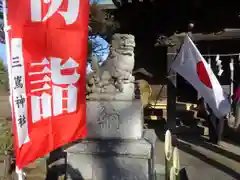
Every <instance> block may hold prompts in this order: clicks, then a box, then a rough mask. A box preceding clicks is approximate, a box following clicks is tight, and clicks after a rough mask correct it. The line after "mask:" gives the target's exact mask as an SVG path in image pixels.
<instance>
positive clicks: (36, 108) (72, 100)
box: [29, 57, 80, 122]
mask: <svg viewBox="0 0 240 180" xmlns="http://www.w3.org/2000/svg"><path fill="white" fill-rule="evenodd" d="M61 62H62V59H60V58H54V57H52V58H50V61H49V60H48V59H46V58H44V59H43V60H42V62H40V63H32V64H31V66H33V67H34V66H45V65H48V64H50V67H51V69H49V68H48V67H44V68H43V71H41V72H29V76H35V77H36V76H37V75H40V76H42V75H45V76H44V77H43V79H41V80H34V81H31V82H30V83H31V84H38V83H40V84H44V85H43V86H42V88H39V89H31V92H32V93H34V92H42V94H41V96H35V95H32V96H31V108H32V121H33V122H37V121H39V120H41V119H45V118H48V117H51V116H58V115H61V114H63V113H64V112H65V111H66V113H72V112H75V111H76V110H77V92H78V90H77V87H76V86H74V83H76V82H77V81H78V80H79V78H80V74H78V73H77V71H76V68H77V67H78V66H79V64H78V63H76V61H74V60H73V59H72V58H69V59H68V60H67V61H66V62H65V63H64V64H63V65H61ZM72 68H75V70H74V73H73V74H71V75H62V73H61V71H62V70H65V69H72ZM46 74H51V77H49V76H48V75H46ZM49 82H52V87H51V86H50V85H49ZM61 85H67V87H66V88H63V87H62V86H61ZM50 89H51V91H52V93H51V94H49V93H47V92H44V91H46V90H50ZM64 91H66V92H67V96H66V97H64ZM64 101H66V102H67V107H66V108H64V104H63V102H64Z"/></svg>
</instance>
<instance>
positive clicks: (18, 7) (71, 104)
mask: <svg viewBox="0 0 240 180" xmlns="http://www.w3.org/2000/svg"><path fill="white" fill-rule="evenodd" d="M88 17H89V1H88V0H8V25H9V26H10V27H11V30H10V31H9V37H10V38H9V44H10V45H9V46H10V54H11V61H10V62H11V70H10V78H11V86H12V87H11V90H12V92H11V93H12V109H13V116H14V133H15V136H14V137H15V138H14V141H15V152H16V163H17V166H18V167H19V168H22V167H24V166H26V165H27V164H28V163H30V162H32V161H34V160H35V159H37V158H39V157H42V156H44V155H45V154H47V153H48V152H51V151H52V150H54V149H56V148H58V147H60V146H62V145H65V144H67V143H69V142H72V141H75V140H77V139H79V138H83V137H84V136H86V133H87V132H86V98H85V82H86V80H85V76H86V55H87V38H88Z"/></svg>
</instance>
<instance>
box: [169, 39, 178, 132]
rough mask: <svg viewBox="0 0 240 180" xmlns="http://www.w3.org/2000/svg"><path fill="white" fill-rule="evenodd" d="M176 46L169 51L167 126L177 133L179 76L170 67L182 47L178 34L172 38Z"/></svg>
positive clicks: (170, 47)
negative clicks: (177, 87)
mask: <svg viewBox="0 0 240 180" xmlns="http://www.w3.org/2000/svg"><path fill="white" fill-rule="evenodd" d="M170 39H171V42H172V44H174V46H169V47H168V51H167V53H168V54H167V66H168V67H167V70H168V72H169V73H168V82H167V128H168V129H169V130H170V131H171V132H172V133H173V134H175V132H176V100H177V89H176V86H177V76H176V73H175V72H174V71H172V70H171V69H170V67H171V64H172V62H173V61H174V59H175V56H176V53H177V51H178V48H179V47H180V40H179V38H177V37H176V36H172V37H171V38H170Z"/></svg>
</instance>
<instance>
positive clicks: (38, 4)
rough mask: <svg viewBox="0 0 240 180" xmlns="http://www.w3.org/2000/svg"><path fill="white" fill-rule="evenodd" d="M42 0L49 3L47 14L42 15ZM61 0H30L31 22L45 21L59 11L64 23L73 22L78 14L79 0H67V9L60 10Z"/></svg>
mask: <svg viewBox="0 0 240 180" xmlns="http://www.w3.org/2000/svg"><path fill="white" fill-rule="evenodd" d="M42 1H43V2H44V3H45V4H50V5H49V8H48V12H47V14H46V15H45V16H44V17H43V15H42ZM62 3H63V0H31V20H32V21H33V22H41V21H46V20H47V19H49V18H50V17H51V16H53V15H54V14H55V13H59V14H60V15H61V16H62V17H63V18H64V20H65V22H66V24H67V25H69V24H73V23H74V22H75V21H76V20H77V17H78V14H79V6H80V0H68V7H67V11H60V10H59V8H60V6H61V5H62Z"/></svg>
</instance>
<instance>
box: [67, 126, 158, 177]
mask: <svg viewBox="0 0 240 180" xmlns="http://www.w3.org/2000/svg"><path fill="white" fill-rule="evenodd" d="M155 141H156V135H155V132H154V131H151V130H146V131H145V132H144V133H143V138H141V139H139V140H120V139H119V140H94V141H93V140H84V141H82V142H80V143H77V144H75V145H73V146H71V147H69V148H68V149H66V153H67V155H66V156H67V167H66V169H67V179H68V180H79V179H84V180H154V154H153V149H154V144H155ZM153 142H154V143H153Z"/></svg>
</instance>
